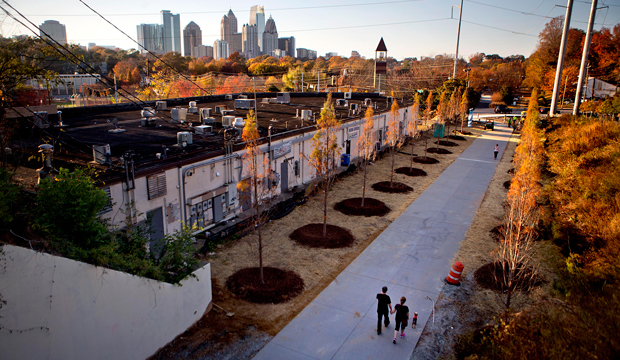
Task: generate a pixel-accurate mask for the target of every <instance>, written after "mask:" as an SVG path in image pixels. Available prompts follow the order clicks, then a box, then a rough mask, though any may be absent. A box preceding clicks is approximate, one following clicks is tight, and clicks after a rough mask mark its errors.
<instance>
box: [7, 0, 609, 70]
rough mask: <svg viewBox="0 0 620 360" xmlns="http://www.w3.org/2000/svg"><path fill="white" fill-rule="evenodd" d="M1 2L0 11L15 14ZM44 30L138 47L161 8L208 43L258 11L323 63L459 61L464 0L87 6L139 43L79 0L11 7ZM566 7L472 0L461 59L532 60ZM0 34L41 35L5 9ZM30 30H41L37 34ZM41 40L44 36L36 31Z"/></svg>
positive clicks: (575, 23) (134, 1) (30, 1)
mask: <svg viewBox="0 0 620 360" xmlns="http://www.w3.org/2000/svg"><path fill="white" fill-rule="evenodd" d="M3 1H4V0H0V6H1V7H2V8H3V9H6V10H9V11H10V12H11V13H12V14H14V15H16V16H17V17H18V18H19V20H21V21H23V22H25V23H26V24H27V21H26V20H24V19H23V18H21V17H19V15H17V14H16V13H15V12H14V11H12V10H10V9H9V8H8V7H7V6H6V5H5V4H4V3H3ZM6 1H7V2H8V3H9V4H11V5H12V6H13V7H14V8H15V9H16V10H17V11H19V12H20V13H21V14H22V15H24V16H25V17H26V18H27V19H28V20H30V21H31V22H32V23H34V24H35V25H36V26H38V25H40V24H42V23H43V22H44V21H45V20H57V21H59V22H60V23H62V24H65V26H66V31H67V40H68V41H69V42H72V43H79V44H81V45H87V44H88V43H90V42H94V43H96V44H98V45H108V46H109V45H113V46H116V47H119V48H123V49H131V48H138V46H137V44H136V43H135V42H133V41H132V39H133V40H136V39H137V30H136V25H138V24H142V23H144V24H153V23H161V22H162V21H161V15H160V11H161V10H170V11H171V12H172V13H173V14H180V19H181V31H182V30H183V28H184V27H185V26H186V25H187V24H188V23H189V22H190V21H194V22H195V23H196V24H198V26H200V28H201V29H202V40H203V44H204V45H211V46H212V45H213V42H214V41H215V40H216V39H218V38H219V37H220V21H221V19H222V16H223V15H225V14H226V13H227V12H228V10H229V9H232V11H233V12H234V13H235V16H236V17H237V21H238V24H239V25H238V27H239V30H238V31H239V32H240V31H241V27H242V25H243V24H246V23H248V22H249V15H250V8H251V7H252V6H253V5H263V6H264V7H265V16H266V19H268V18H269V16H270V15H271V16H272V17H273V19H274V21H275V23H276V27H277V29H278V35H279V36H280V37H288V36H294V37H295V45H296V47H297V48H307V49H310V50H316V51H317V53H318V55H319V56H320V55H325V54H326V53H328V52H336V53H338V55H341V56H345V57H349V56H350V55H351V51H352V50H356V51H358V52H359V53H360V54H361V55H362V56H364V57H366V58H374V50H375V49H376V47H377V45H378V43H379V40H380V39H381V37H383V39H384V41H385V45H386V47H387V49H388V56H391V57H394V58H395V59H397V60H402V59H404V58H407V57H417V58H418V59H420V58H421V57H423V56H435V55H440V54H451V55H453V54H454V53H455V50H456V38H457V32H458V31H457V29H458V17H459V5H460V0H400V1H398V0H393V1H390V0H314V1H297V0H288V1H281V0H280V1H261V2H256V1H246V0H236V1H234V2H233V1H230V2H226V1H212V0H207V1H205V0H202V1H195V0H183V1H159V0H148V1H147V0H125V1H121V0H107V1H93V0H82V1H83V2H84V3H86V4H88V5H89V6H90V7H92V8H93V9H94V10H96V11H97V12H99V13H100V14H102V15H104V17H105V18H106V19H107V20H109V21H110V22H111V23H112V24H114V25H116V26H117V27H118V28H119V29H120V30H122V31H123V32H125V33H126V34H127V35H129V37H131V39H130V38H129V37H127V36H125V35H123V34H122V33H121V32H120V31H119V30H117V29H115V28H114V27H113V26H112V25H110V24H108V23H107V22H106V21H105V20H103V19H102V18H100V17H99V16H98V15H96V14H95V13H94V12H93V11H91V10H90V9H89V8H87V7H86V6H85V5H84V4H83V3H82V2H80V0H54V1H49V0H19V1H15V0H6ZM566 4H567V1H566V0H555V1H554V0H520V1H514V0H512V1H505V0H464V1H463V14H462V24H461V34H460V44H459V57H462V58H465V59H468V58H469V57H470V56H471V55H473V54H475V53H477V52H481V53H485V54H499V55H500V56H502V57H505V56H509V55H524V56H525V57H529V56H530V55H531V54H532V52H534V51H535V49H536V45H537V43H538V34H539V33H540V31H541V30H542V29H543V28H544V26H545V24H546V23H547V22H549V21H550V19H551V18H552V17H557V16H563V15H564V14H565V13H566ZM590 7H591V3H590V2H589V1H578V0H575V1H574V6H573V12H572V19H571V27H572V28H579V29H583V30H585V29H586V27H587V22H588V17H589V13H590ZM598 7H599V8H601V9H599V10H598V11H597V16H596V25H595V26H594V29H595V30H599V29H600V28H601V27H602V26H605V27H608V28H612V27H613V26H614V25H615V24H617V23H619V22H620V0H599V1H598ZM0 20H1V21H2V27H1V30H2V35H3V36H5V37H10V36H13V35H18V34H28V35H33V33H32V32H30V31H29V30H28V29H26V28H25V27H23V26H22V25H20V24H19V23H17V22H16V21H15V20H13V19H12V18H10V17H9V16H7V15H6V13H5V12H4V11H2V10H0ZM31 28H33V27H32V26H31ZM35 31H36V32H37V34H38V30H36V29H35Z"/></svg>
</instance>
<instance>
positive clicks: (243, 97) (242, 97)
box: [237, 95, 248, 99]
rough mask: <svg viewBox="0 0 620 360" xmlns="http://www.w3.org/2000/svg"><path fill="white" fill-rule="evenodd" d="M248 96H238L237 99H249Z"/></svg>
mask: <svg viewBox="0 0 620 360" xmlns="http://www.w3.org/2000/svg"><path fill="white" fill-rule="evenodd" d="M247 98H248V96H247V95H239V96H237V99H247Z"/></svg>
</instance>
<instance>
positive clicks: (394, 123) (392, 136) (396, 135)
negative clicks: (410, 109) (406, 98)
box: [385, 100, 403, 187]
mask: <svg viewBox="0 0 620 360" xmlns="http://www.w3.org/2000/svg"><path fill="white" fill-rule="evenodd" d="M385 139H386V141H385V142H386V144H388V146H390V154H391V156H392V172H391V174H390V187H392V186H393V185H394V161H395V159H396V152H397V151H398V149H399V148H400V147H401V146H402V145H403V137H402V136H401V134H400V128H399V120H398V102H396V100H394V102H393V103H392V107H391V108H390V120H389V121H388V128H387V131H386V132H385Z"/></svg>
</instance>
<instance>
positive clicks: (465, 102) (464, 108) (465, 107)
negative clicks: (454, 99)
mask: <svg viewBox="0 0 620 360" xmlns="http://www.w3.org/2000/svg"><path fill="white" fill-rule="evenodd" d="M468 113H469V99H467V88H465V91H463V96H461V133H462V132H463V123H465V119H466V118H467V116H468Z"/></svg>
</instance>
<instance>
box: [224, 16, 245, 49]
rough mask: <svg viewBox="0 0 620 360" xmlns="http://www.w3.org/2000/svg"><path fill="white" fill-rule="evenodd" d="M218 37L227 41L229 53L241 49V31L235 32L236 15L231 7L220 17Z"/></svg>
mask: <svg viewBox="0 0 620 360" xmlns="http://www.w3.org/2000/svg"><path fill="white" fill-rule="evenodd" d="M220 38H221V40H222V41H226V42H227V43H228V46H229V50H230V52H231V53H233V52H235V51H239V52H241V51H242V47H243V45H242V44H243V43H242V41H241V33H239V32H237V17H236V16H235V14H234V13H233V11H232V9H230V10H228V14H226V15H224V16H223V17H222V21H221V22H220Z"/></svg>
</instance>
